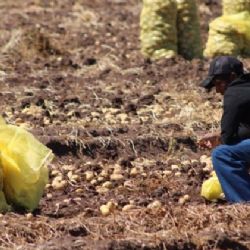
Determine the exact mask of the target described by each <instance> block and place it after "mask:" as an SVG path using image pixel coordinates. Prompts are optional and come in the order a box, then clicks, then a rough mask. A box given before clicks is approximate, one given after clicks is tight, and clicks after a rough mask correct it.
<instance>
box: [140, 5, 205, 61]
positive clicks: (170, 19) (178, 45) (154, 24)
mask: <svg viewBox="0 0 250 250" xmlns="http://www.w3.org/2000/svg"><path fill="white" fill-rule="evenodd" d="M140 27H141V34H140V39H141V50H142V53H143V55H144V56H146V57H150V58H153V59H159V58H162V57H164V58H171V57H174V56H176V55H177V54H180V55H182V56H183V57H185V58H187V59H192V58H194V57H200V56H201V54H202V49H201V39H200V27H199V18H198V15H197V6H196V0H143V8H142V12H141V18H140Z"/></svg>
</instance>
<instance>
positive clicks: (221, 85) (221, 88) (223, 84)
mask: <svg viewBox="0 0 250 250" xmlns="http://www.w3.org/2000/svg"><path fill="white" fill-rule="evenodd" d="M214 85H215V90H216V93H220V94H221V95H224V93H225V91H226V88H227V81H226V80H222V79H215V80H214Z"/></svg>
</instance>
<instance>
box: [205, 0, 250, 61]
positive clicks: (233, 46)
mask: <svg viewBox="0 0 250 250" xmlns="http://www.w3.org/2000/svg"><path fill="white" fill-rule="evenodd" d="M222 5H223V15H222V16H221V17H219V18H217V19H215V20H214V21H213V22H211V23H210V25H209V37H208V41H207V44H206V48H205V50H204V56H206V57H214V56H217V55H235V56H238V55H241V56H249V55H250V0H223V1H222Z"/></svg>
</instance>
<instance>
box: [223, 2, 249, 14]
mask: <svg viewBox="0 0 250 250" xmlns="http://www.w3.org/2000/svg"><path fill="white" fill-rule="evenodd" d="M242 11H249V12H250V0H233V1H232V0H222V13H223V15H231V14H237V13H239V12H242Z"/></svg>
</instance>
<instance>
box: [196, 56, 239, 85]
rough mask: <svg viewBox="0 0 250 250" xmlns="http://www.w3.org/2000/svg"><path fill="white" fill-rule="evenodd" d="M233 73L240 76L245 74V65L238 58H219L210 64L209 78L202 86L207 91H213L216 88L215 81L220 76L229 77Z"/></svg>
mask: <svg viewBox="0 0 250 250" xmlns="http://www.w3.org/2000/svg"><path fill="white" fill-rule="evenodd" d="M232 72H234V73H236V74H237V75H238V76H240V75H242V74H243V73H244V70H243V64H242V62H241V61H239V60H238V59H237V58H235V57H232V56H218V57H215V58H214V59H213V61H212V62H211V63H210V67H209V71H208V76H207V78H206V79H205V80H204V81H203V82H202V84H201V86H202V87H204V88H205V89H211V88H212V87H213V86H214V82H213V80H214V79H215V77H216V76H218V75H229V74H231V73H232Z"/></svg>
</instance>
